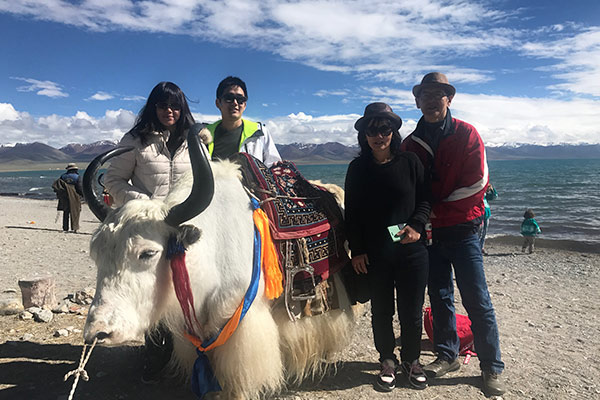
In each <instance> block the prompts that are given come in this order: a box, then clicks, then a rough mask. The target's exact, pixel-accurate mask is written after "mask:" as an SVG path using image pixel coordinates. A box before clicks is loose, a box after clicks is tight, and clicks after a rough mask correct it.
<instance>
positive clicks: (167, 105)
mask: <svg viewBox="0 0 600 400" xmlns="http://www.w3.org/2000/svg"><path fill="white" fill-rule="evenodd" d="M156 108H160V109H161V110H166V109H167V108H170V109H171V110H173V111H179V110H181V104H179V103H167V102H164V101H161V102H160V103H156Z"/></svg>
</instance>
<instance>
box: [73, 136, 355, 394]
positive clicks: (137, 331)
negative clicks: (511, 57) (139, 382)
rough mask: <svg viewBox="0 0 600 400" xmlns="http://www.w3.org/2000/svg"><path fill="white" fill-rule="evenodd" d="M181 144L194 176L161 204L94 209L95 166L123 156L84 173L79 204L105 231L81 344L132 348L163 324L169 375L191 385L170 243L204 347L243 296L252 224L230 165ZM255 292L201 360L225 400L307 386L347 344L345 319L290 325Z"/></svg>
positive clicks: (96, 253) (344, 315) (191, 357)
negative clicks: (168, 336)
mask: <svg viewBox="0 0 600 400" xmlns="http://www.w3.org/2000/svg"><path fill="white" fill-rule="evenodd" d="M188 141H189V142H190V157H191V159H192V166H193V171H194V174H193V176H192V175H190V176H187V177H184V178H183V179H182V180H181V181H180V182H179V183H178V184H177V186H176V187H175V189H174V190H173V191H172V192H171V193H170V194H169V196H168V197H167V198H166V199H165V200H164V201H161V200H132V201H130V202H128V203H126V204H125V205H124V206H123V207H121V208H119V209H117V210H114V211H110V210H109V209H108V208H107V207H106V206H104V205H103V204H102V203H101V202H99V201H98V200H97V198H96V197H95V191H94V189H93V185H92V184H90V182H95V178H94V176H95V173H96V172H97V170H98V168H99V167H100V165H101V164H102V163H103V162H105V161H106V160H107V159H108V158H110V157H112V156H114V155H115V153H118V152H122V151H123V150H121V149H117V151H116V152H115V151H113V152H112V153H110V154H107V155H105V156H104V157H99V158H97V159H96V160H95V161H94V162H93V163H92V164H90V167H88V170H89V171H90V174H88V173H87V171H86V175H85V177H84V186H85V188H84V191H85V195H86V200H87V201H88V204H89V205H90V208H91V209H92V211H93V212H94V214H96V216H98V217H99V218H100V219H101V220H102V221H103V222H102V224H101V225H100V227H99V228H98V229H97V230H96V232H95V233H94V235H93V237H92V240H91V244H90V254H91V256H92V258H93V259H94V261H95V262H96V265H97V268H98V271H97V286H96V296H95V298H94V301H93V303H92V305H91V307H90V310H89V315H88V318H87V321H86V325H85V331H84V337H85V340H86V342H91V341H93V340H94V339H95V338H97V339H98V340H99V342H100V343H103V344H105V345H118V344H123V343H126V342H131V341H138V340H140V339H141V338H142V336H143V334H144V332H145V331H147V330H149V329H151V328H152V327H154V326H155V325H156V324H157V323H158V322H159V321H162V322H163V323H165V324H166V325H167V326H168V328H169V330H170V331H171V332H172V333H173V336H174V351H173V356H172V357H171V362H170V367H171V368H173V370H175V371H176V372H179V373H181V374H183V375H188V376H189V374H190V372H191V369H192V366H193V363H194V361H195V359H196V350H195V348H194V346H193V345H192V344H191V342H190V341H189V340H188V339H186V338H185V336H184V335H183V334H184V332H185V331H186V325H185V322H184V315H183V312H182V310H181V307H180V304H179V303H178V301H177V298H176V296H175V292H174V287H173V282H172V276H171V269H170V267H169V261H168V260H167V259H166V255H165V253H166V246H167V241H168V238H169V237H170V236H171V235H177V237H178V238H179V239H180V240H181V241H182V242H183V243H185V244H186V247H187V252H186V264H187V269H188V272H189V280H190V283H191V288H192V292H193V298H194V308H195V311H196V319H197V323H195V324H194V332H193V333H194V334H195V335H196V336H197V337H198V338H199V339H201V340H204V339H206V338H209V337H212V336H213V335H214V334H215V333H216V332H217V331H218V330H219V329H220V328H222V327H223V325H224V324H225V323H226V321H227V320H228V319H229V317H230V316H231V315H232V314H233V312H234V310H235V309H236V308H237V307H238V305H239V304H240V301H241V299H242V298H243V296H244V293H245V292H246V290H247V288H248V285H249V283H250V280H251V272H252V260H253V232H254V225H253V219H252V209H251V206H250V200H249V198H248V195H247V193H246V191H245V189H244V188H243V186H242V184H241V181H240V179H241V174H240V171H239V168H238V166H237V165H236V164H233V163H231V162H228V161H222V162H214V163H213V162H209V161H208V160H207V159H206V155H205V152H204V151H203V150H202V149H201V148H200V144H199V143H198V141H197V140H196V139H195V135H194V134H193V132H191V133H190V135H189V137H188ZM211 170H212V171H211ZM213 178H214V181H213ZM192 180H193V185H192ZM213 185H214V186H213ZM213 187H214V190H213ZM213 193H214V195H213ZM188 196H189V197H188ZM184 200H185V201H184ZM263 290H264V282H262V281H261V283H260V286H259V291H258V295H257V296H256V299H255V300H254V302H253V303H252V306H251V307H250V309H249V310H248V312H247V314H246V317H245V318H244V319H243V320H242V322H241V323H240V326H239V327H238V329H237V330H236V331H235V333H234V334H233V335H232V336H231V338H230V339H229V340H228V341H227V342H226V343H225V344H224V345H222V346H220V347H217V348H216V349H214V350H211V351H208V352H207V356H208V358H209V361H210V364H211V367H212V368H213V370H214V373H215V376H216V378H217V379H218V381H219V383H220V385H221V387H222V389H223V391H222V392H221V396H223V397H225V398H242V399H255V398H258V397H261V396H262V397H264V396H265V395H267V396H268V395H269V394H271V393H275V392H277V391H280V390H281V389H282V388H283V387H284V385H285V383H286V382H290V381H294V382H299V381H301V380H303V379H304V378H306V377H314V376H315V375H318V374H320V373H322V372H323V366H324V364H323V362H331V361H334V360H335V356H336V353H339V351H340V350H342V349H343V348H344V346H345V345H346V344H347V343H348V342H349V336H350V332H351V331H352V329H351V326H350V325H351V323H352V311H351V310H349V309H347V310H343V311H342V310H333V311H330V312H328V313H326V314H322V315H319V316H313V317H305V318H302V319H300V320H298V321H296V322H292V321H290V320H289V317H288V315H287V313H286V311H285V308H284V307H283V306H282V303H283V302H281V301H276V300H275V301H272V300H268V299H267V298H266V297H265V296H264V294H263Z"/></svg>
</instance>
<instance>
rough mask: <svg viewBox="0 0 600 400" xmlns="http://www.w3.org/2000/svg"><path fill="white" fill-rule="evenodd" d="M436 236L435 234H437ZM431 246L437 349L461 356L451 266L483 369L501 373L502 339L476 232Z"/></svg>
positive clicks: (445, 355) (431, 295) (442, 353)
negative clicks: (500, 338) (459, 353)
mask: <svg viewBox="0 0 600 400" xmlns="http://www.w3.org/2000/svg"><path fill="white" fill-rule="evenodd" d="M434 239H435V237H434ZM428 249H429V298H430V302H431V311H432V313H433V336H434V349H435V351H436V352H437V353H438V356H439V357H442V358H446V359H448V360H454V359H456V358H457V357H458V351H459V339H458V335H457V333H456V314H455V308H454V283H453V281H452V275H453V273H452V267H454V273H455V274H456V284H457V286H458V290H459V291H460V295H461V298H462V303H463V305H464V307H465V309H466V310H467V313H468V315H469V318H470V319H471V323H472V324H471V329H472V330H473V336H474V341H475V351H476V352H477V356H478V358H479V364H480V367H481V369H482V370H483V371H490V372H495V373H501V372H502V371H503V370H504V363H503V362H502V360H501V357H500V340H499V335H498V325H497V323H496V315H495V313H494V307H493V306H492V301H491V299H490V294H489V292H488V287H487V283H486V280H485V273H484V270H483V257H482V255H481V245H480V243H479V237H478V235H477V234H475V233H474V234H472V235H469V236H468V237H466V238H464V239H462V240H456V241H434V243H433V245H432V246H429V247H428Z"/></svg>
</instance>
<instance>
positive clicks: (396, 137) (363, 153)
mask: <svg viewBox="0 0 600 400" xmlns="http://www.w3.org/2000/svg"><path fill="white" fill-rule="evenodd" d="M373 122H378V124H376V125H377V126H378V127H381V126H387V127H389V128H392V126H393V124H392V122H391V121H390V120H389V119H387V118H371V119H370V120H369V121H368V123H366V124H364V125H363V126H364V128H363V129H362V130H360V131H358V144H359V146H360V152H359V153H358V156H359V157H373V152H372V150H371V147H370V146H369V143H368V142H367V130H368V129H369V126H371V125H372V124H373ZM401 143H402V136H400V132H398V129H393V128H392V142H391V143H390V152H391V153H392V154H393V155H394V156H396V155H398V154H400V153H401V150H400V144H401Z"/></svg>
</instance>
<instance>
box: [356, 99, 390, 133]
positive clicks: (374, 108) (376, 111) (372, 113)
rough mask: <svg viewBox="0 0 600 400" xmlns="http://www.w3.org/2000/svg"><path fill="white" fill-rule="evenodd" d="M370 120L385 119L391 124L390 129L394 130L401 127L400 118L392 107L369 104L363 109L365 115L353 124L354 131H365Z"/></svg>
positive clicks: (383, 104) (382, 104) (381, 104)
mask: <svg viewBox="0 0 600 400" xmlns="http://www.w3.org/2000/svg"><path fill="white" fill-rule="evenodd" d="M372 118H387V119H389V120H390V121H391V122H392V127H393V128H394V129H395V130H398V129H400V127H401V126H402V118H400V116H399V115H398V114H396V113H394V111H393V110H392V107H390V106H389V105H387V104H385V103H379V102H378V103H371V104H369V105H368V106H366V107H365V113H364V115H363V116H362V117H360V118H359V119H358V120H357V121H356V122H355V123H354V129H356V130H357V131H359V132H360V131H362V130H364V129H365V127H366V124H368V123H369V120H371V119H372Z"/></svg>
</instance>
